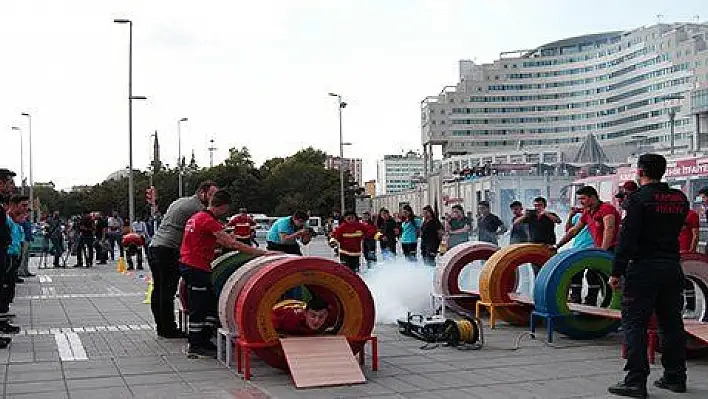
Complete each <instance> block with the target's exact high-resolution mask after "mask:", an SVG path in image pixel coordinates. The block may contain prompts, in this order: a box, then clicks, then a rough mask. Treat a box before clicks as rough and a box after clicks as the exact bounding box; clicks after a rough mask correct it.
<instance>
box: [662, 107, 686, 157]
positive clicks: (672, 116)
mask: <svg viewBox="0 0 708 399" xmlns="http://www.w3.org/2000/svg"><path fill="white" fill-rule="evenodd" d="M663 99H664V101H667V102H668V103H669V126H670V128H671V130H670V133H669V138H670V140H671V144H670V145H671V155H674V121H675V119H676V108H678V107H679V106H680V105H681V100H683V96H682V95H681V94H672V95H669V96H666V97H664V98H663Z"/></svg>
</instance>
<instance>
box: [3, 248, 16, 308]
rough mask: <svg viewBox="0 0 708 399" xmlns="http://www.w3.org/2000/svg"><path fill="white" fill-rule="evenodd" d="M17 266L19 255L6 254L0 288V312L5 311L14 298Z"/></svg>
mask: <svg viewBox="0 0 708 399" xmlns="http://www.w3.org/2000/svg"><path fill="white" fill-rule="evenodd" d="M19 267H20V256H19V255H7V258H6V259H5V273H4V278H3V281H2V288H0V313H7V312H8V311H9V310H10V304H11V303H12V301H13V300H14V299H15V285H16V282H15V280H16V279H17V270H18V269H19Z"/></svg>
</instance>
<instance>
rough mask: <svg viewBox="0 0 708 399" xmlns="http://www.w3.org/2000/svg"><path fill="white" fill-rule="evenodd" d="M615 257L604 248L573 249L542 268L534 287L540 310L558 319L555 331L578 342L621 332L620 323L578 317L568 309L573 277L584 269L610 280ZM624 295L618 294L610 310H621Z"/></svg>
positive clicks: (597, 318) (613, 297) (552, 259)
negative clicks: (578, 340) (618, 330)
mask: <svg viewBox="0 0 708 399" xmlns="http://www.w3.org/2000/svg"><path fill="white" fill-rule="evenodd" d="M613 259H614V256H613V255H612V254H611V253H610V252H608V251H603V250H601V249H595V248H589V249H571V250H567V251H563V252H560V253H559V254H557V255H556V256H554V257H552V258H551V259H550V260H549V261H548V262H546V264H545V265H544V266H543V267H542V268H541V271H540V272H539V273H538V276H537V278H536V284H535V286H534V302H535V306H536V311H539V312H543V313H547V314H550V315H554V316H566V317H556V318H555V320H554V330H555V331H558V332H560V333H562V334H565V335H567V336H568V337H570V338H574V339H593V338H599V337H603V336H605V335H607V334H609V333H611V332H615V331H617V329H618V328H619V326H620V321H619V320H613V319H608V318H602V317H597V316H583V315H574V314H572V312H571V311H570V309H569V308H568V299H567V296H568V290H569V289H570V283H571V278H572V277H573V276H574V275H575V274H577V273H581V272H582V271H583V270H584V269H591V270H594V271H596V272H598V273H599V274H600V275H601V276H602V277H603V278H605V279H606V278H607V277H608V276H609V275H610V274H611V272H612V261H613ZM620 304H621V293H620V292H619V291H614V292H613V293H612V301H611V302H610V305H609V308H610V309H619V308H620Z"/></svg>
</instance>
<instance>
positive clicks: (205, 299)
mask: <svg viewBox="0 0 708 399" xmlns="http://www.w3.org/2000/svg"><path fill="white" fill-rule="evenodd" d="M181 270H182V274H183V276H184V280H185V282H186V283H187V292H188V293H189V294H187V307H188V308H189V335H188V337H187V342H189V345H190V346H197V347H208V346H211V337H212V336H213V335H214V333H215V332H216V328H217V327H218V313H217V310H216V304H217V298H216V294H215V293H214V286H213V285H212V283H211V272H207V271H205V270H200V269H196V268H192V267H188V266H185V265H182V268H181Z"/></svg>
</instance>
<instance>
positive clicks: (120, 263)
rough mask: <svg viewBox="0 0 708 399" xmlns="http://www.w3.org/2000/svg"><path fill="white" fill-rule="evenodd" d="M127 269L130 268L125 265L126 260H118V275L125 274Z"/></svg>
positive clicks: (121, 258)
mask: <svg viewBox="0 0 708 399" xmlns="http://www.w3.org/2000/svg"><path fill="white" fill-rule="evenodd" d="M127 268H128V267H127V266H126V264H125V259H123V257H122V256H121V257H120V258H118V264H117V265H116V271H117V272H118V273H125V269H127Z"/></svg>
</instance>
